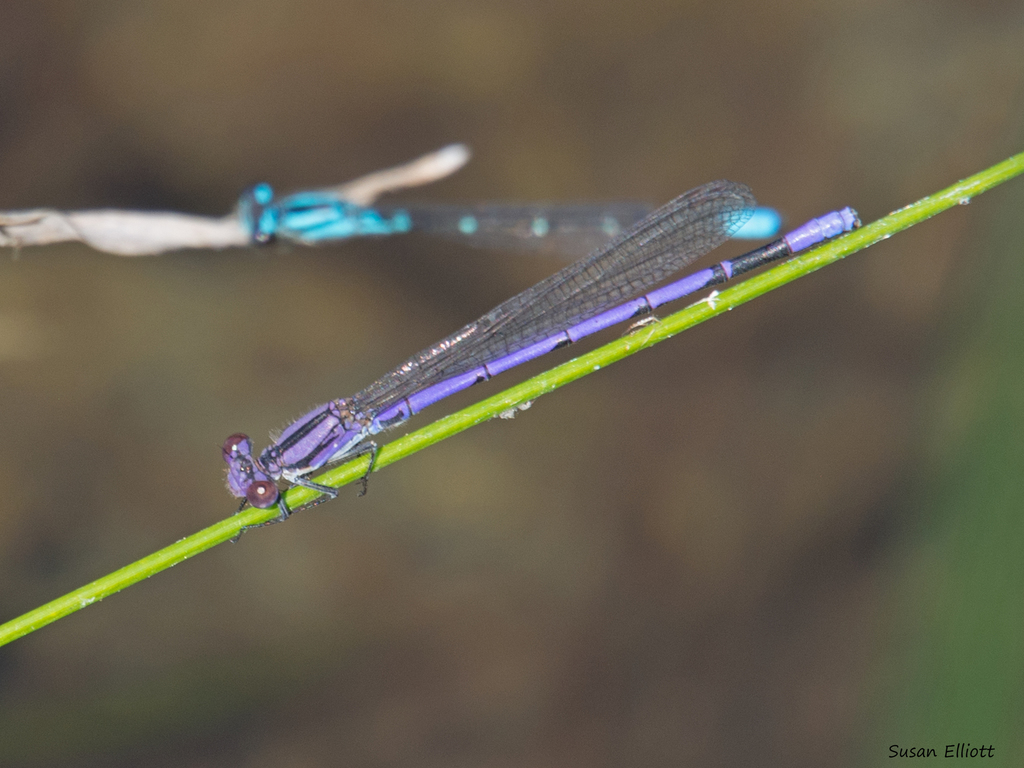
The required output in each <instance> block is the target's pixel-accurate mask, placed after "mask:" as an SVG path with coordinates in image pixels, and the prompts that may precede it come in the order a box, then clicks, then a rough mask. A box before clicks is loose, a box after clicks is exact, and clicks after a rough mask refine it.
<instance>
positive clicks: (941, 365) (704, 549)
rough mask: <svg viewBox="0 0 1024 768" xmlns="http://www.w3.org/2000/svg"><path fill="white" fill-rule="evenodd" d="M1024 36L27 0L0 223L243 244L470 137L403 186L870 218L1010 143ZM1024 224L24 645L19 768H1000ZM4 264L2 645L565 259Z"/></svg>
mask: <svg viewBox="0 0 1024 768" xmlns="http://www.w3.org/2000/svg"><path fill="white" fill-rule="evenodd" d="M1022 52H1024V10H1022V6H1021V5H1020V3H1019V2H996V1H995V0H993V1H991V2H985V1H982V0H977V1H976V2H949V1H945V0H935V1H932V2H924V1H923V0H920V1H918V2H909V1H904V0H897V1H896V2H870V1H866V0H851V1H850V2H845V3H821V2H817V3H816V2H807V1H805V2H788V3H774V4H765V3H757V2H747V1H743V0H737V1H735V2H716V3H697V2H663V1H662V2H658V1H657V0H652V1H650V2H647V1H641V0H638V1H636V2H630V3H615V2H593V1H591V2H578V1H577V2H573V1H571V0H547V2H526V1H524V0H507V1H506V2H500V3H498V2H487V3H481V2H477V3H470V2H459V1H458V0H446V1H444V2H423V3H355V2H333V3H332V2H324V1H323V0H293V1H292V2H275V1H274V0H263V1H262V2H249V3H245V2H231V1H230V0H207V1H206V2H197V1H196V0H175V1H173V2H172V1H171V0H139V1H137V2H131V3H127V2H113V1H112V0H99V1H94V2H88V3H87V2H70V1H67V2H59V1H57V0H50V1H44V2H39V1H36V2H30V1H29V0H3V2H2V3H0V210H9V209H22V208H30V207H35V206H55V207H62V208H69V209H78V208H94V207H103V206H117V207H125V208H155V209H172V210H182V211H193V212H198V213H208V214H221V213H225V212H227V211H228V210H230V209H231V207H232V206H233V201H234V199H235V198H236V196H237V194H238V193H239V191H240V190H241V189H243V188H244V187H245V186H246V185H247V184H249V183H252V182H254V181H257V180H267V181H270V182H272V183H273V184H274V185H275V187H277V188H278V189H280V190H283V191H287V190H292V189H297V188H304V187H312V186H317V185H328V184H335V183H338V182H341V181H344V180H347V179H350V178H353V177H355V176H358V175H361V174H363V173H367V172H370V171H373V170H376V169H378V168H383V167H387V166H390V165H393V164H395V163H398V162H402V161H404V160H407V159H411V158H412V157H415V156H417V155H418V154H420V153H423V152H426V151H429V150H432V149H435V148H437V147H440V146H442V145H444V144H447V143H449V142H452V141H463V142H466V143H467V144H469V145H470V146H471V147H472V148H473V150H474V158H473V160H472V161H471V163H470V164H469V166H467V167H466V168H465V169H464V170H463V171H462V172H460V173H459V174H457V175H456V176H454V177H452V178H451V179H449V180H446V181H444V182H441V183H439V184H437V185H434V186H431V187H428V188H424V189H423V190H420V191H418V194H416V195H407V196H406V197H407V198H410V199H411V198H421V199H422V198H430V199H434V200H444V201H476V200H501V199H510V200H541V199H547V200H559V199H575V200H579V199H617V198H625V199H646V200H650V201H652V202H658V203H660V202H663V201H665V200H668V199H669V198H671V197H674V196H675V195H677V194H680V193H681V192H683V191H685V190H687V189H689V188H691V187H693V186H696V185H698V184H700V183H703V182H705V181H708V180H711V179H715V178H730V179H735V180H738V181H745V182H747V183H748V184H750V185H751V186H752V187H753V189H754V190H755V192H756V193H757V194H758V197H759V199H760V201H761V202H762V203H763V204H767V205H773V206H775V207H777V208H778V209H779V210H780V211H781V212H782V213H783V214H784V215H785V216H786V219H787V223H788V224H790V225H795V224H797V223H799V222H801V221H802V220H804V219H805V218H807V217H809V216H812V215H818V214H820V213H823V212H825V211H827V210H831V209H833V208H836V207H840V206H843V205H853V206H854V207H856V208H858V210H859V211H860V212H861V215H862V217H863V218H864V220H865V221H870V220H873V219H875V218H877V217H879V216H881V215H884V214H885V213H887V212H888V211H890V210H892V209H894V208H897V207H900V206H902V205H905V204H907V203H909V202H912V201H913V200H915V199H917V198H919V197H921V196H923V195H925V194H928V193H930V192H933V191H936V190H938V189H940V188H942V187H945V186H947V185H948V184H950V183H952V182H953V181H955V180H957V179H959V178H961V177H963V176H966V175H969V174H971V173H974V172H976V171H978V170H980V169H982V168H984V167H986V166H988V165H990V164H992V163H994V162H997V161H999V160H1001V159H1003V158H1004V157H1006V156H1008V155H1009V154H1012V153H1014V152H1018V151H1021V150H1022V149H1024V121H1022V120H1021V107H1022V102H1024V55H1022ZM1022 206H1024V180H1017V181H1014V182H1010V183H1009V184H1007V185H1006V186H1004V187H1000V188H998V189H997V190H995V191H993V192H990V193H988V194H986V195H984V196H982V197H980V198H977V199H976V200H975V201H974V203H973V204H972V205H970V206H967V207H961V208H957V209H956V210H953V211H949V212H947V213H945V214H943V215H941V216H940V217H937V218H936V219H934V220H932V221H929V222H927V223H925V224H923V225H921V226H918V227H915V228H913V229H912V230H910V231H909V232H907V233H904V234H901V235H900V236H898V237H896V238H893V239H892V240H890V241H888V242H886V243H883V244H880V245H879V246H877V247H875V248H872V249H870V250H869V251H866V252H864V253H861V254H857V255H856V256H855V257H852V258H850V259H848V260H847V261H846V262H844V263H842V264H839V265H836V266H835V267H832V268H830V269H827V270H824V271H823V272H820V273H817V274H815V275H813V276H812V277H810V278H808V279H806V280H801V281H799V282H798V283H797V284H794V285H791V286H788V287H786V288H785V289H783V290H780V291H777V292H775V293H773V294H771V295H769V296H766V297H764V298H762V299H760V300H758V301H756V302H754V303H753V304H751V305H749V306H746V307H743V308H742V309H740V310H739V311H736V312H733V313H730V314H729V315H727V316H724V317H721V318H719V319H717V320H715V321H713V322H711V323H708V324H707V325H705V326H701V327H699V328H697V329H694V330H693V331H691V332H688V333H686V334H684V335H682V336H681V337H679V338H677V339H674V340H672V341H670V342H667V343H665V344H662V345H660V346H658V347H656V348H655V349H653V350H650V351H648V352H645V353H643V354H641V355H638V356H636V357H633V358H630V359H629V360H626V361H624V362H622V363H621V364H618V365H616V366H613V367H612V368H610V369H608V370H605V371H602V372H600V373H599V374H597V375H594V376H590V377H588V378H586V379H585V380H583V381H580V382H577V383H576V384H574V385H572V386H570V387H567V388H566V389H563V390H560V391H559V392H557V393H555V394H553V395H551V396H548V397H545V398H543V399H541V400H540V401H538V402H537V403H536V404H535V405H534V407H533V408H532V409H531V410H530V411H528V412H526V413H524V414H521V415H520V416H519V418H517V419H516V420H515V421H514V422H510V423H509V422H493V423H489V424H485V425H483V426H481V427H479V428H476V429H473V430H471V431H470V432H467V433H465V434H462V435H460V436H458V437H456V438H455V439H452V440H449V441H447V442H445V443H443V444H441V445H437V446H434V447H433V448H432V449H430V450H428V451H425V452H423V453H421V454H418V455H416V456H415V457H413V458H411V459H409V460H407V461H403V462H401V463H400V464H397V465H395V466H393V467H389V468H387V469H386V470H384V471H382V472H381V473H380V474H378V475H377V476H376V477H375V478H374V482H372V483H371V491H370V494H369V495H368V496H367V497H366V498H364V499H357V498H355V489H354V488H349V489H345V490H344V491H343V492H342V496H341V498H339V499H338V500H337V501H335V502H332V503H330V504H325V505H323V506H320V507H318V508H316V509H315V510H312V511H308V512H305V513H303V514H301V515H299V516H298V517H297V518H296V519H295V520H293V521H291V522H289V523H288V524H287V525H282V526H277V527H275V528H271V529H268V530H264V531H258V532H255V533H252V534H249V535H247V536H245V537H244V539H243V540H242V541H241V542H240V543H239V544H238V545H236V546H222V547H218V548H216V549H214V550H212V551H210V552H208V553H206V554H204V555H202V556H201V557H197V558H196V559H194V560H192V561H189V562H187V563H186V564H183V565H181V566H180V567H178V568H175V569H173V570H172V571H169V572H166V573H163V574H160V575H159V576H158V577H156V578H153V579H151V580H150V581H147V582H145V583H142V584H140V585H137V586H135V587H133V588H131V589H129V590H127V591H126V592H124V593H122V594H119V595H117V596H115V597H113V598H111V599H109V600H107V601H105V602H103V603H102V604H99V605H95V606H93V607H90V608H89V609H88V610H85V611H82V612H80V613H78V614H75V615H72V616H70V617H68V618H66V619H63V620H61V621H59V622H57V623H56V624H54V625H52V626H50V627H47V628H45V629H43V630H42V631H40V632H38V633H36V634H33V635H30V636H27V637H25V638H23V639H21V640H19V641H17V642H15V643H13V644H11V645H10V646H7V647H5V648H3V649H2V650H0V764H2V765H5V766H8V765H10V766H68V765H75V766H78V765H81V766H93V765H95V766H101V765H102V766H107V765H115V766H129V765H147V766H214V765H216V766H235V765H237V766H281V765H287V766H321V765H341V764H347V765H358V766H619V765H629V766H633V765H637V766H677V765H702V766H704V765H715V766H718V765H720V766H748V765H779V766H783V765H784V766H794V765H801V766H823V765H877V764H880V763H882V761H884V760H887V759H889V751H888V750H889V745H890V744H900V745H903V746H920V745H926V746H934V747H938V748H939V750H940V754H941V750H942V748H943V747H944V745H945V744H947V743H954V742H960V741H963V742H973V743H974V744H981V743H985V744H988V743H994V745H995V757H996V759H995V760H992V761H990V764H992V765H1020V764H1021V760H1022V756H1024V748H1022V744H1021V737H1020V736H1019V734H1018V733H1017V730H1018V726H1019V723H1020V721H1021V717H1022V716H1024V703H1022V700H1024V662H1022V658H1021V657H1022V653H1024V643H1022V639H1024V615H1022V614H1024V610H1022V604H1021V599H1022V598H1024V589H1022V586H1024V571H1022V566H1021V552H1022V545H1024V526H1022V524H1021V522H1020V514H1019V513H1020V511H1021V497H1022V494H1021V492H1020V490H1019V489H1018V487H1017V485H1018V482H1019V478H1020V467H1021V460H1022V458H1024V456H1022V454H1024V451H1022V448H1021V446H1022V434H1024V433H1022V431H1021V430H1022V429H1024V397H1022V395H1021V393H1020V386H1019V382H1020V380H1021V378H1022V377H1024V354H1022V348H1024V345H1022V344H1021V342H1024V333H1022V331H1021V328H1022V327H1024V311H1022V310H1021V307H1020V304H1021V298H1020V297H1021V291H1022V290H1024V269H1022V257H1024V225H1022V223H1021V222H1022V216H1021V210H1022ZM730 248H731V252H733V253H735V252H738V248H737V247H735V246H730ZM725 250H728V249H725ZM0 255H2V256H3V258H2V261H0V402H2V406H0V481H2V487H3V489H4V493H3V497H2V501H0V584H2V585H3V587H2V589H0V609H2V610H0V620H7V619H9V618H13V617H15V616H17V615H19V614H20V613H22V612H23V611H25V610H28V609H31V608H33V607H35V606H37V605H39V604H40V603H43V602H45V601H47V600H50V599H52V598H54V597H56V596H58V595H61V594H63V593H65V592H67V591H69V590H71V589H73V588H75V587H78V586H80V585H82V584H84V583H86V582H88V581H90V580H92V579H94V578H96V577H98V576H101V575H103V574H105V573H107V572H109V571H111V570H113V569H115V568H118V567H120V566H122V565H124V564H126V563H128V562H130V561H132V560H135V559H136V558H138V557H141V556H143V555H145V554H148V553H150V552H152V551H154V550H156V549H158V548H160V547H162V546H164V545H166V544H168V543H170V542H172V541H174V540H176V539H178V538H180V537H182V536H185V535H187V534H189V533H192V532H194V531H196V530H198V529H199V528H201V527H204V526H206V525H209V524H211V523H213V522H215V521H217V520H219V519H221V518H223V517H225V516H227V515H229V514H230V513H231V512H232V511H233V510H234V508H235V503H234V501H233V500H232V499H231V498H230V497H229V496H228V494H227V493H226V491H225V490H224V487H223V469H222V468H223V462H222V461H221V458H220V452H219V446H220V444H221V442H222V441H223V439H224V438H225V437H226V436H227V435H228V434H230V433H232V432H236V431H246V432H248V433H250V434H252V435H254V436H255V437H256V442H257V443H258V444H259V445H260V446H262V445H265V437H266V435H267V433H268V432H269V431H270V430H272V429H278V428H280V427H281V426H283V425H284V424H286V423H287V422H288V421H289V420H290V419H292V418H294V417H295V416H297V415H299V414H300V413H302V412H303V411H304V410H305V409H306V408H307V407H309V406H311V405H313V404H315V403H320V402H323V401H325V400H328V399H330V398H332V397H337V396H343V395H346V394H351V393H352V392H354V391H356V390H358V389H360V388H361V387H362V386H363V385H365V384H367V383H368V382H370V381H371V380H372V379H374V378H376V377H377V376H378V375H380V374H382V373H383V372H385V371H386V370H388V369H390V368H391V367H392V366H394V365H395V364H397V363H398V362H400V361H402V360H404V359H405V358H406V357H407V356H408V355H410V354H411V353H413V352H415V351H417V350H419V349H420V348H421V347H423V346H425V345H427V344H429V343H431V342H433V341H435V340H436V339H437V338H440V337H441V336H443V335H445V334H447V333H449V332H450V331H452V330H453V329H455V328H456V327H458V326H460V325H461V324H463V323H464V322H466V321H468V320H471V319H473V318H475V317H476V316H478V315H479V314H480V313H482V312H483V311H485V310H487V309H489V308H490V307H492V306H493V305H495V304H496V303H497V302H499V301H501V300H502V299H504V298H506V297H508V296H510V295H512V294H513V293H514V292H517V291H519V290H521V289H522V288H524V287H526V286H528V285H530V284H532V283H533V282H534V281H536V280H538V279H540V278H542V277H543V276H545V275H547V274H549V273H550V272H552V271H554V269H556V268H557V267H558V266H560V264H559V263H556V262H554V261H553V260H552V259H551V258H550V257H541V256H523V255H521V254H513V253H492V252H487V251H478V250H472V249H468V248H462V247H458V246H455V245H449V244H437V243H433V242H429V241H427V240H420V239H416V238H408V239H403V240H394V241H385V242H354V243H347V244H341V245H337V246H333V247H324V248H319V249H300V248H292V249H288V248H276V249H268V250H262V251H256V250H239V251H235V252H227V253H182V254H174V255H168V256H163V257H157V258H151V259H134V260H132V259H119V258H117V257H114V256H108V255H103V254H98V253H95V252H92V251H90V250H88V249H86V248H85V247H82V246H77V245H68V246H61V247H54V248H48V249H32V250H26V251H24V252H22V253H21V254H20V255H18V256H17V258H12V254H10V252H7V253H4V254H0ZM726 255H727V254H726ZM613 335H614V334H613ZM563 359H567V356H566V355H565V354H562V355H561V356H560V357H558V360H563ZM554 362H555V361H554V360H548V361H545V365H551V364H553V363H554ZM531 370H533V371H536V370H540V368H531ZM524 375H525V374H521V373H515V374H509V377H508V378H504V377H503V378H502V379H500V380H499V381H497V382H494V383H493V384H491V385H487V386H486V387H481V388H476V389H474V390H473V391H472V392H471V393H468V394H467V395H466V397H464V398H460V399H458V400H457V401H456V402H453V403H446V404H443V405H439V406H437V407H436V408H435V409H433V410H431V411H429V412H428V414H426V416H425V417H421V418H420V419H418V420H417V421H415V422H414V423H413V426H414V427H418V426H422V425H423V424H426V423H428V422H429V421H430V420H432V418H437V417H439V416H441V415H443V414H444V413H446V412H449V411H451V410H453V409H454V408H456V407H457V406H458V405H459V404H467V403H469V402H473V401H475V400H477V399H479V398H481V397H483V396H485V395H489V394H492V393H494V392H497V391H499V390H500V388H503V387H504V386H508V385H510V384H512V383H514V382H515V381H517V380H520V379H521V378H522V377H523V376H524ZM402 431H404V430H402ZM397 434H401V431H400V432H398V433H397ZM396 436H397V435H396Z"/></svg>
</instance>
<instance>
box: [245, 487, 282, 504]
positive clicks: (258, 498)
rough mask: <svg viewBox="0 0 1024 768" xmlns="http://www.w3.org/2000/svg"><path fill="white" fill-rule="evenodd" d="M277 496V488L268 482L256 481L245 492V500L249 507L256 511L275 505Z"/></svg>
mask: <svg viewBox="0 0 1024 768" xmlns="http://www.w3.org/2000/svg"><path fill="white" fill-rule="evenodd" d="M279 495H280V494H279V493H278V490H277V486H276V485H274V484H273V483H272V482H270V481H269V480H257V481H256V482H254V483H252V484H251V485H250V486H249V489H248V490H247V491H246V492H245V500H246V501H248V502H249V504H250V506H253V507H256V508H257V509H266V508H267V507H272V506H274V504H276V503H277V497H278V496H279Z"/></svg>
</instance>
